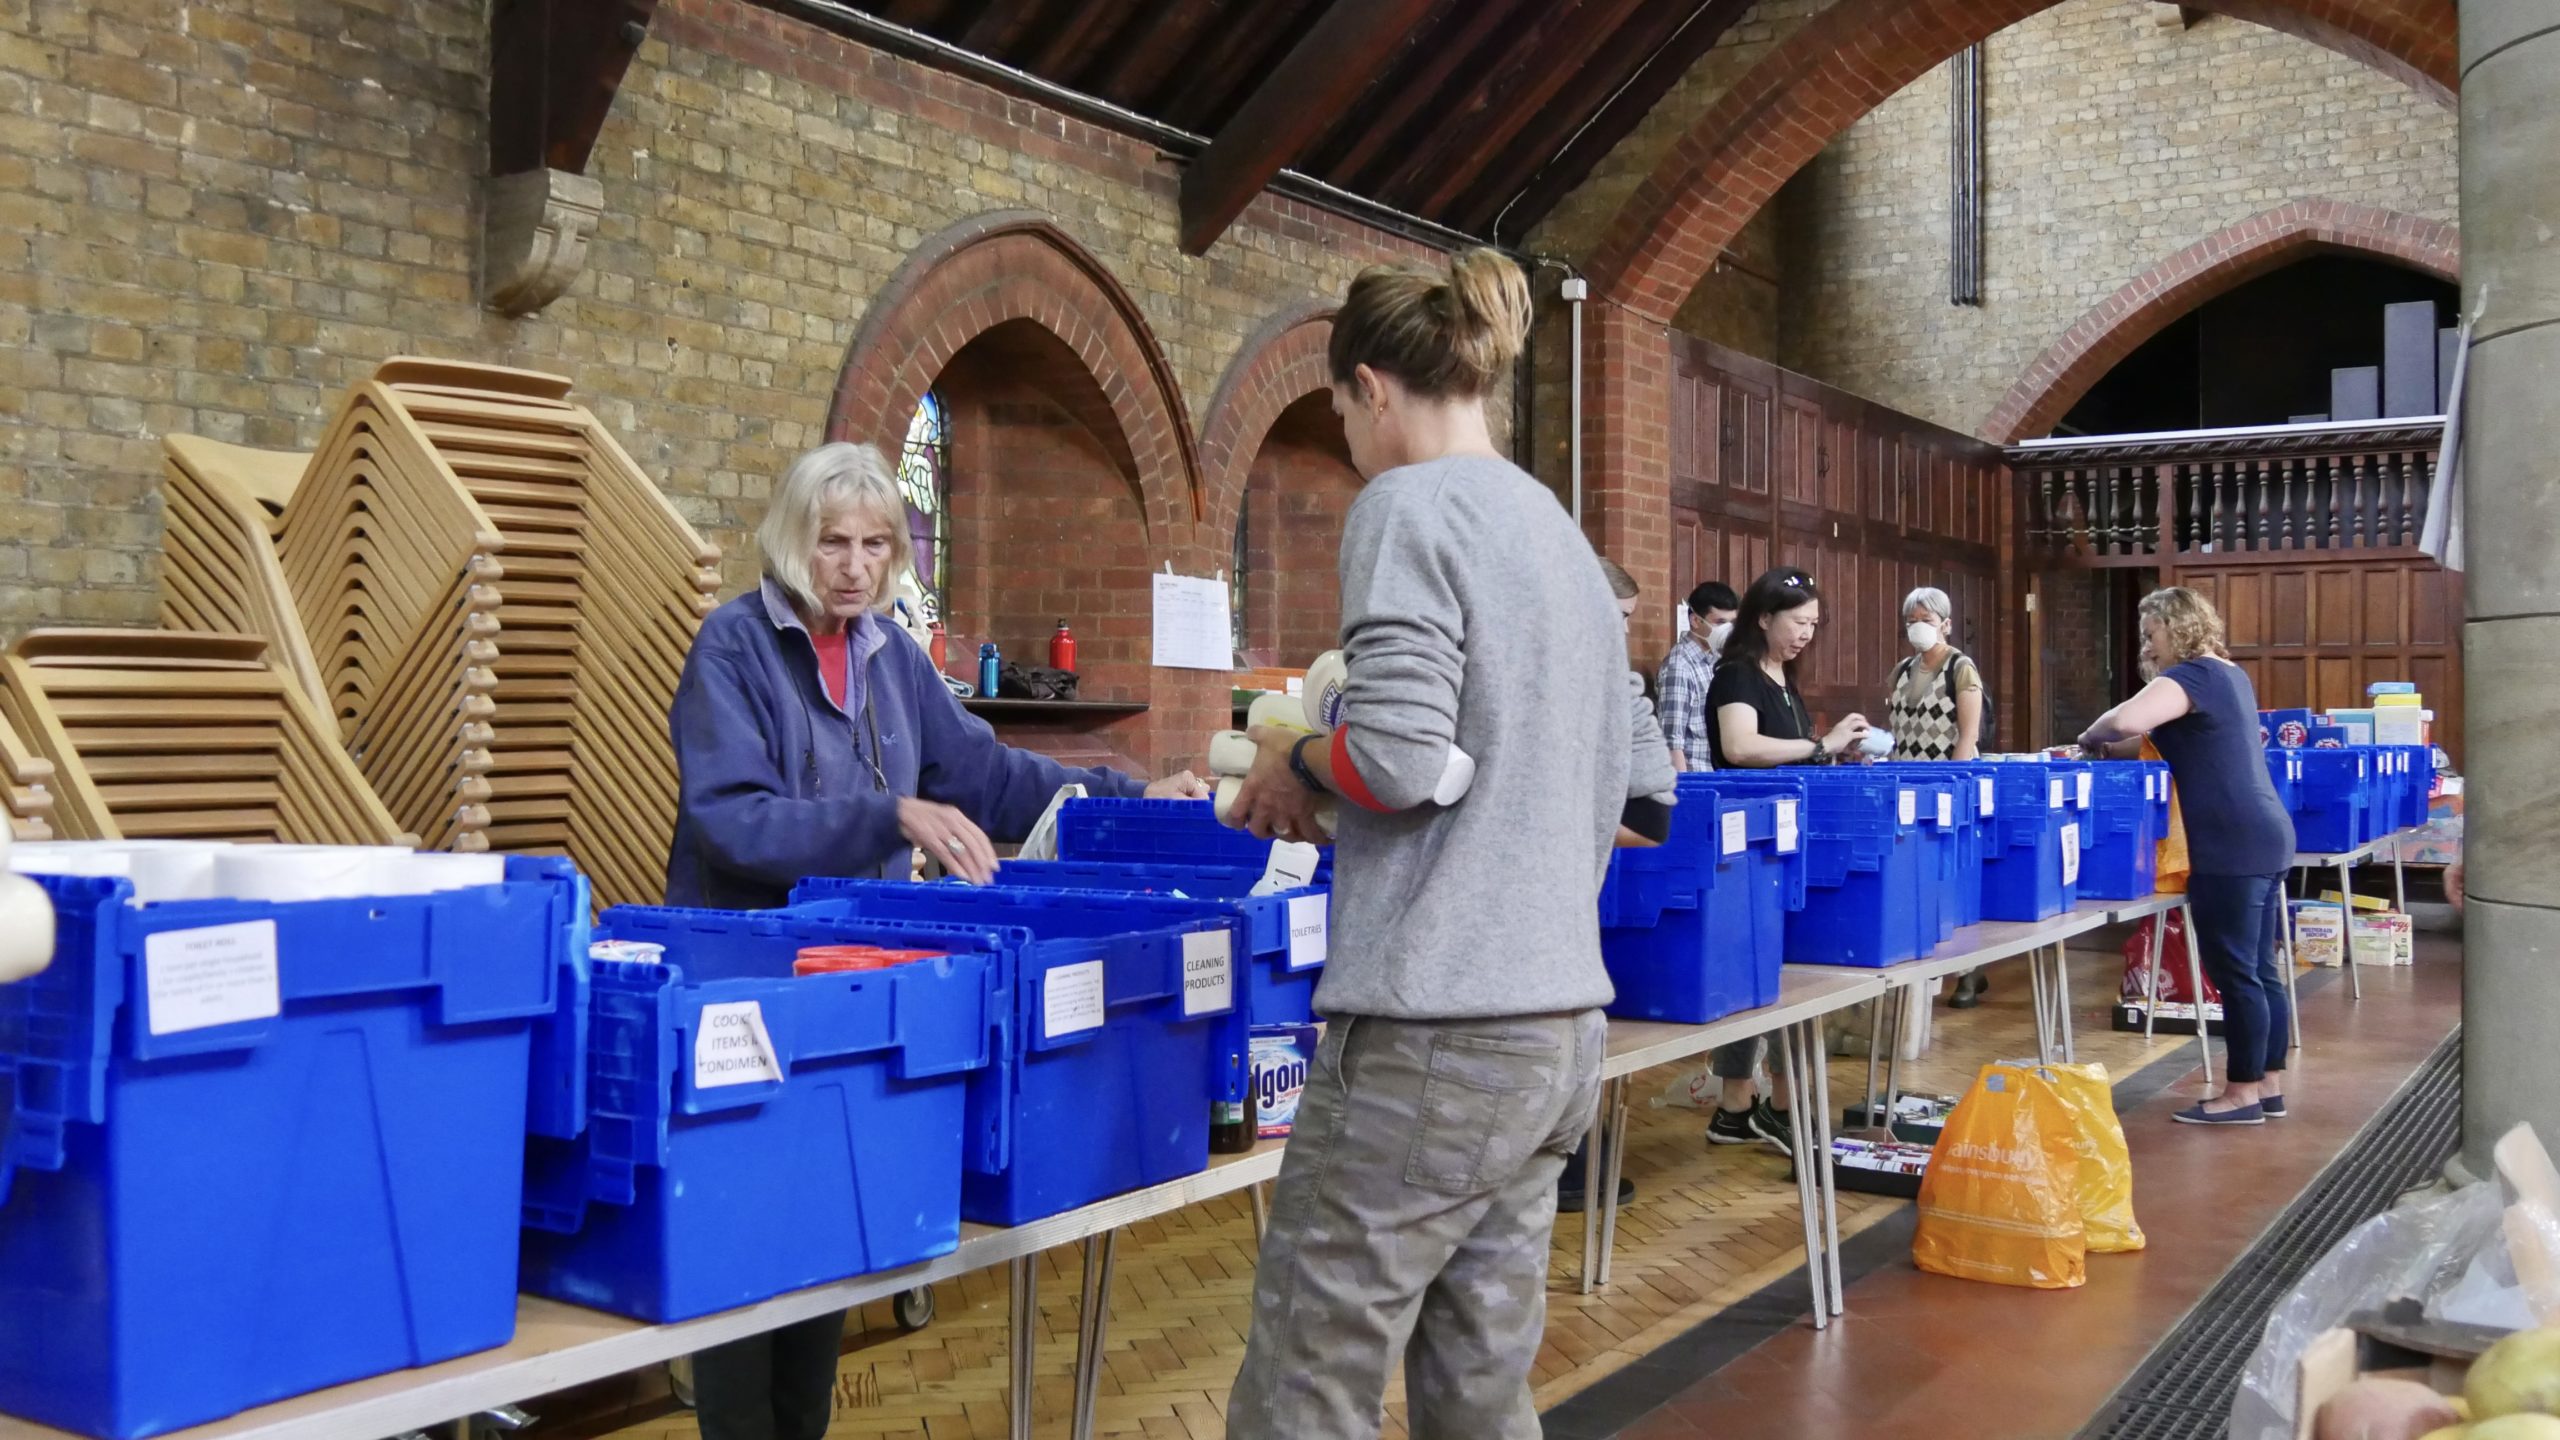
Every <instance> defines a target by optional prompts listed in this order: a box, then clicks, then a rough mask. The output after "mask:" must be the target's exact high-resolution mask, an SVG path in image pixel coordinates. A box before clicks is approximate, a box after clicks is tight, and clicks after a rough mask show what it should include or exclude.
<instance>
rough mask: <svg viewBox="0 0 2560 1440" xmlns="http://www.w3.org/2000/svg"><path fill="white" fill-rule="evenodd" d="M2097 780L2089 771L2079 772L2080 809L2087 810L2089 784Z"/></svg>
mask: <svg viewBox="0 0 2560 1440" xmlns="http://www.w3.org/2000/svg"><path fill="white" fill-rule="evenodd" d="M2097 778H2098V777H2097V776H2096V775H2094V774H2092V773H2090V772H2089V771H2086V770H2083V771H2081V772H2080V808H2081V809H2083V810H2086V809H2088V808H2089V786H2090V784H2091V782H2093V781H2095V780H2096V779H2097Z"/></svg>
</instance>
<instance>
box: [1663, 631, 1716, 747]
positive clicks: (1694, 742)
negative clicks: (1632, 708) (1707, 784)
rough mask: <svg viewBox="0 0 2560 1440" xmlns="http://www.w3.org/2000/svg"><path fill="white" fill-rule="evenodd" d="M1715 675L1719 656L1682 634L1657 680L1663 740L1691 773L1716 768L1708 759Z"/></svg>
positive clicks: (1691, 637)
mask: <svg viewBox="0 0 2560 1440" xmlns="http://www.w3.org/2000/svg"><path fill="white" fill-rule="evenodd" d="M1715 676H1716V657H1715V656H1714V655H1713V654H1711V653H1709V652H1708V650H1707V647H1706V646H1704V645H1702V644H1700V643H1699V642H1698V637H1697V636H1695V635H1683V636H1681V637H1680V643H1679V644H1677V645H1674V646H1672V647H1671V654H1670V655H1669V656H1667V657H1666V658H1665V659H1664V660H1663V662H1662V673H1661V674H1660V675H1658V676H1656V677H1655V680H1656V689H1657V690H1658V692H1659V699H1657V700H1656V702H1655V706H1656V709H1657V710H1658V711H1659V712H1660V714H1661V717H1662V738H1663V739H1664V740H1665V741H1668V742H1669V743H1670V745H1671V748H1672V749H1674V750H1677V751H1679V752H1680V754H1681V757H1682V758H1683V759H1685V760H1687V761H1688V762H1689V764H1688V768H1689V769H1691V770H1707V769H1712V768H1714V766H1713V762H1711V761H1710V760H1709V759H1708V758H1707V756H1708V754H1709V752H1708V750H1707V683H1708V682H1709V681H1711V680H1713V679H1715Z"/></svg>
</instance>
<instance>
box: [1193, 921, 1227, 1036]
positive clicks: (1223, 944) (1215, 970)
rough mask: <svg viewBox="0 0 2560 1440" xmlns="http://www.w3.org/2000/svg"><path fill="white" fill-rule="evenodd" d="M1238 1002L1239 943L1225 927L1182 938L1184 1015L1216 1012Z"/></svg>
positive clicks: (1200, 931)
mask: <svg viewBox="0 0 2560 1440" xmlns="http://www.w3.org/2000/svg"><path fill="white" fill-rule="evenodd" d="M1235 1004H1236V946H1235V939H1234V937H1233V936H1231V935H1229V934H1228V933H1227V930H1226V928H1225V927H1224V926H1221V927H1219V928H1218V929H1215V930H1194V931H1192V932H1191V933H1190V934H1188V935H1185V936H1183V937H1182V1014H1183V1018H1185V1019H1189V1018H1190V1017H1191V1016H1194V1015H1215V1014H1217V1013H1218V1012H1219V1011H1221V1010H1232V1009H1234V1008H1235Z"/></svg>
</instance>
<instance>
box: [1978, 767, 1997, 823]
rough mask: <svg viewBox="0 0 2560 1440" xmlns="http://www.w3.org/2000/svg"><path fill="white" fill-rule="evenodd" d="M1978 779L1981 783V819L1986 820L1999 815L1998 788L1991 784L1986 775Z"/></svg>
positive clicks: (1989, 778)
mask: <svg viewBox="0 0 2560 1440" xmlns="http://www.w3.org/2000/svg"><path fill="white" fill-rule="evenodd" d="M1978 778H1980V780H1981V781H1982V818H1984V819H1986V820H1988V819H1990V818H1991V817H1992V816H1994V815H1997V814H1999V813H2000V798H1999V790H2000V787H1999V786H1997V785H1995V784H1993V783H1992V781H1991V777H1990V776H1988V775H1984V776H1980V777H1978Z"/></svg>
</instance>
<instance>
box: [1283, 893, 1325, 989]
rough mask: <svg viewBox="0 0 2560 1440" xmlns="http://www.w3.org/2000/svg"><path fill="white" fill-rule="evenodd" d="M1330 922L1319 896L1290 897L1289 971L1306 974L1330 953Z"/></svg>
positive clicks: (1323, 900)
mask: <svg viewBox="0 0 2560 1440" xmlns="http://www.w3.org/2000/svg"><path fill="white" fill-rule="evenodd" d="M1330 924H1331V918H1330V917H1329V916H1328V915H1327V914H1326V913H1325V897H1324V896H1322V895H1293V896H1291V897H1289V968H1290V969H1292V970H1309V969H1313V968H1314V967H1316V966H1318V965H1321V964H1323V963H1324V962H1325V957H1326V956H1327V955H1330V954H1331V953H1332V952H1333V932H1332V930H1330V929H1329V928H1327V927H1328V926H1329V925H1330Z"/></svg>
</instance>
